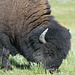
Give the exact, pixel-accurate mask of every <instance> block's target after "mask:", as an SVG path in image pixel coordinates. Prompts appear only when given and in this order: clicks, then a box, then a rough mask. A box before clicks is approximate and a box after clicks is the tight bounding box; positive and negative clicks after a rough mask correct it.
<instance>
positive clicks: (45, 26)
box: [0, 0, 71, 70]
mask: <svg viewBox="0 0 75 75" xmlns="http://www.w3.org/2000/svg"><path fill="white" fill-rule="evenodd" d="M70 38H71V35H70V33H69V30H68V29H66V28H65V27H63V26H61V25H60V24H59V23H58V22H57V21H56V20H54V17H53V16H52V15H51V10H50V5H49V3H48V1H47V0H0V61H1V66H2V68H7V69H9V68H10V67H11V66H10V63H9V54H12V55H16V54H17V53H20V54H21V55H23V56H24V57H25V58H26V59H27V60H28V61H31V62H38V63H39V62H42V63H43V64H44V66H46V68H47V69H50V70H56V69H58V67H59V66H60V65H61V63H62V60H63V59H65V58H66V56H67V54H68V52H69V49H70Z"/></svg>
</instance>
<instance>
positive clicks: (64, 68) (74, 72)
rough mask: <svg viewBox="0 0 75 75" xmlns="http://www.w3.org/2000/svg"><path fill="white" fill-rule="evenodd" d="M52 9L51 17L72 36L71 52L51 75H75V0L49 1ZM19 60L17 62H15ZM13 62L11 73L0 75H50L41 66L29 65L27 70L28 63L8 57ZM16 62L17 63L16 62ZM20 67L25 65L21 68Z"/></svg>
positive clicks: (6, 72) (23, 59) (21, 58)
mask: <svg viewBox="0 0 75 75" xmlns="http://www.w3.org/2000/svg"><path fill="white" fill-rule="evenodd" d="M49 2H50V4H51V9H52V15H54V16H55V19H56V20H58V21H59V23H60V24H62V25H63V26H65V27H66V28H68V29H70V32H71V34H72V39H71V44H72V47H71V50H70V52H69V54H68V56H67V58H66V59H65V60H63V62H62V64H61V66H60V67H59V70H58V71H55V72H54V74H53V75H75V50H74V49H75V25H74V23H75V0H49ZM17 58H19V60H17ZM12 60H14V64H13V65H15V66H13V65H12V67H13V70H12V71H5V72H3V70H0V75H51V74H50V73H49V72H48V71H47V73H46V74H45V70H44V69H43V65H42V64H40V65H39V64H36V63H31V66H30V67H31V68H28V67H27V66H26V65H28V61H27V60H26V59H25V58H23V57H22V56H20V55H17V56H15V57H12V56H11V57H10V61H12ZM16 60H17V61H16ZM16 64H18V65H20V66H18V65H16ZM22 65H25V67H24V66H22Z"/></svg>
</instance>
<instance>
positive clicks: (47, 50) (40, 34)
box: [26, 22, 70, 70]
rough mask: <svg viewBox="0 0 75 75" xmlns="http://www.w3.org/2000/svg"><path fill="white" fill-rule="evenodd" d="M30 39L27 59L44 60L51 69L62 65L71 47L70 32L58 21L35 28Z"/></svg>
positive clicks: (45, 64)
mask: <svg viewBox="0 0 75 75" xmlns="http://www.w3.org/2000/svg"><path fill="white" fill-rule="evenodd" d="M28 40H29V42H28V44H29V46H28V49H27V51H28V52H26V53H27V55H26V56H28V57H27V59H28V60H30V61H33V62H34V61H35V62H42V63H43V64H44V66H46V68H47V69H50V70H56V69H57V68H58V67H59V66H60V65H61V63H62V60H63V59H64V58H65V57H66V55H67V54H68V51H69V49H70V33H69V31H68V30H67V29H66V28H65V27H62V26H61V25H60V24H58V23H57V22H56V23H50V24H48V25H44V26H38V27H37V28H35V29H33V30H32V32H31V33H30V34H29V38H28Z"/></svg>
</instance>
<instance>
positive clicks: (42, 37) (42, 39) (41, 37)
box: [39, 28, 49, 44]
mask: <svg viewBox="0 0 75 75" xmlns="http://www.w3.org/2000/svg"><path fill="white" fill-rule="evenodd" d="M48 29H49V28H47V29H46V30H45V31H43V32H42V34H41V35H40V36H39V41H40V42H41V43H43V44H45V43H46V40H45V35H46V33H47V31H48Z"/></svg>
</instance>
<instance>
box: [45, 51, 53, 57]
mask: <svg viewBox="0 0 75 75" xmlns="http://www.w3.org/2000/svg"><path fill="white" fill-rule="evenodd" d="M46 55H47V56H50V57H54V53H53V51H52V50H48V51H46Z"/></svg>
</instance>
